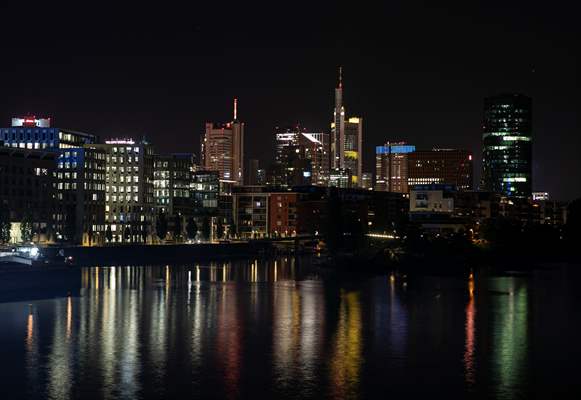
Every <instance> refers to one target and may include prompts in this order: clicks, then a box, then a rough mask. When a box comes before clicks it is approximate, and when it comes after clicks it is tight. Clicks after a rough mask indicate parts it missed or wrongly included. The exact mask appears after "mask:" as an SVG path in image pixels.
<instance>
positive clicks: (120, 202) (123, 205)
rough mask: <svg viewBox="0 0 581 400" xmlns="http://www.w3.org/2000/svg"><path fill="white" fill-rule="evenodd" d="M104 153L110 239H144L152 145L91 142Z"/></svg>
mask: <svg viewBox="0 0 581 400" xmlns="http://www.w3.org/2000/svg"><path fill="white" fill-rule="evenodd" d="M94 147H95V148H98V149H103V150H104V151H105V153H106V180H105V221H106V223H107V231H109V230H110V232H111V233H110V234H111V235H112V237H113V241H114V242H125V243H127V242H129V243H135V242H146V241H147V240H148V238H151V236H152V234H153V233H154V232H153V229H154V227H153V217H154V215H155V199H154V189H153V147H152V146H151V145H150V144H149V143H147V142H145V141H141V142H136V141H135V140H133V139H113V140H107V141H105V144H97V145H94Z"/></svg>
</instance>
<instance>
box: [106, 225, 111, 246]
mask: <svg viewBox="0 0 581 400" xmlns="http://www.w3.org/2000/svg"><path fill="white" fill-rule="evenodd" d="M105 238H106V239H107V242H109V243H111V240H113V231H111V225H107V230H106V231H105Z"/></svg>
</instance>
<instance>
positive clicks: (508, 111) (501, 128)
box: [480, 94, 532, 197]
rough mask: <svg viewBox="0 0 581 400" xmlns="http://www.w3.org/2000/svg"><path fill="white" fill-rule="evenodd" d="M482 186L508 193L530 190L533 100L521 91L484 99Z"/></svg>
mask: <svg viewBox="0 0 581 400" xmlns="http://www.w3.org/2000/svg"><path fill="white" fill-rule="evenodd" d="M482 144H483V152H482V182H481V185H480V186H481V187H480V188H481V189H482V190H486V191H490V192H496V193H502V194H505V195H507V196H514V197H529V196H530V195H531V192H532V161H531V159H532V101H531V98H530V97H527V96H524V95H522V94H501V95H498V96H493V97H488V98H486V99H485V100H484V120H483V126H482Z"/></svg>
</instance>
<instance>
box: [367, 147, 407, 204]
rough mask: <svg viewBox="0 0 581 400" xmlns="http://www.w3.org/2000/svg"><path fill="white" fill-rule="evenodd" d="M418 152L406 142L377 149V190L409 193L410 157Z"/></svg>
mask: <svg viewBox="0 0 581 400" xmlns="http://www.w3.org/2000/svg"><path fill="white" fill-rule="evenodd" d="M415 150H416V148H415V146H411V145H408V144H406V143H405V142H387V143H385V145H383V146H376V147H375V190H377V191H386V192H396V193H408V178H409V176H408V157H409V154H410V153H413V152H414V151H415Z"/></svg>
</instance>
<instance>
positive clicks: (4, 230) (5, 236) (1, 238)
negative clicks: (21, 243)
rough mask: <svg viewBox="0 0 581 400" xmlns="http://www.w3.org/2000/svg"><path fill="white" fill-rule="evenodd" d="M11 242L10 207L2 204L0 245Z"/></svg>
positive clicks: (0, 212) (0, 211)
mask: <svg viewBox="0 0 581 400" xmlns="http://www.w3.org/2000/svg"><path fill="white" fill-rule="evenodd" d="M9 241H10V211H9V210H8V205H6V204H2V208H1V209H0V243H8V242H9Z"/></svg>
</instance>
